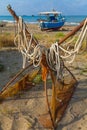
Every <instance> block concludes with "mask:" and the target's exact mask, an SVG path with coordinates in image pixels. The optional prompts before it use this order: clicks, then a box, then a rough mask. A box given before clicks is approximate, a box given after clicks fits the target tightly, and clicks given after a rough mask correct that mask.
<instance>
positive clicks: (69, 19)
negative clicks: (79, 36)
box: [0, 15, 87, 25]
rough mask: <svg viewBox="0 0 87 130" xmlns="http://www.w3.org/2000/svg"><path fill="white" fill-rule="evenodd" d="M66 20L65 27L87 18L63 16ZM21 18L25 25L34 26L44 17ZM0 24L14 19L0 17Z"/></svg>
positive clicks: (24, 16)
mask: <svg viewBox="0 0 87 130" xmlns="http://www.w3.org/2000/svg"><path fill="white" fill-rule="evenodd" d="M64 17H65V19H66V22H65V25H78V24H79V23H80V22H81V21H82V20H84V19H85V18H86V17H87V16H86V15H69V16H64ZM22 18H23V19H24V21H25V22H26V23H30V24H36V23H38V19H40V18H44V19H45V16H39V15H31V16H27V15H23V16H22ZM0 22H10V23H11V22H15V20H14V18H13V17H12V16H0Z"/></svg>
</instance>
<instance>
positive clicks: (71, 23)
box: [65, 22, 80, 26]
mask: <svg viewBox="0 0 87 130" xmlns="http://www.w3.org/2000/svg"><path fill="white" fill-rule="evenodd" d="M79 24H80V23H79V22H65V25H71V26H73V25H74V26H77V25H79Z"/></svg>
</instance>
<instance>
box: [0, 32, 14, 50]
mask: <svg viewBox="0 0 87 130" xmlns="http://www.w3.org/2000/svg"><path fill="white" fill-rule="evenodd" d="M13 46H14V34H12V33H1V34H0V48H1V47H13Z"/></svg>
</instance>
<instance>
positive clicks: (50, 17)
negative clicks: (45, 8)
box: [48, 16, 57, 22]
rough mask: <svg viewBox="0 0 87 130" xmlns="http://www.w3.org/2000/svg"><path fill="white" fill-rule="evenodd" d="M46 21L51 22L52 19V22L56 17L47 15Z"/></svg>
mask: <svg viewBox="0 0 87 130" xmlns="http://www.w3.org/2000/svg"><path fill="white" fill-rule="evenodd" d="M48 21H49V22H52V21H53V22H56V21H57V18H56V17H55V16H49V17H48Z"/></svg>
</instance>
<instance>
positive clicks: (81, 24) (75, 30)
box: [58, 19, 85, 45]
mask: <svg viewBox="0 0 87 130" xmlns="http://www.w3.org/2000/svg"><path fill="white" fill-rule="evenodd" d="M84 21H85V19H84V20H83V21H82V22H81V23H80V25H78V26H76V27H75V28H74V29H73V30H72V31H71V32H69V33H68V34H67V35H66V36H65V37H64V38H62V39H61V40H60V41H59V42H58V44H59V45H60V44H62V43H63V42H64V41H65V40H67V39H68V38H69V37H70V36H72V35H74V34H75V33H76V32H77V31H78V30H80V28H82V26H83V25H84Z"/></svg>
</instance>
